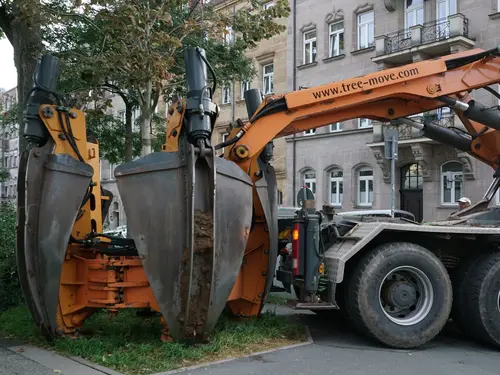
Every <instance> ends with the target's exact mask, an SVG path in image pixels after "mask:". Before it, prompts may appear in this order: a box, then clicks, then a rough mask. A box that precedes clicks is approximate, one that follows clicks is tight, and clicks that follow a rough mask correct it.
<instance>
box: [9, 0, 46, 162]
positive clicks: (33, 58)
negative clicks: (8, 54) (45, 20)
mask: <svg viewBox="0 0 500 375" xmlns="http://www.w3.org/2000/svg"><path fill="white" fill-rule="evenodd" d="M21 2H22V0H17V1H15V2H14V3H13V5H12V9H13V12H12V22H11V32H10V37H9V40H10V42H11V44H12V47H13V48H14V64H15V65H16V69H17V96H18V102H19V106H18V108H19V113H18V124H19V153H21V152H23V150H24V149H25V148H26V140H25V139H24V121H23V110H24V108H25V105H26V99H27V98H28V93H29V91H30V90H31V88H32V87H33V81H32V78H33V73H34V71H35V68H36V64H37V59H38V57H39V56H40V54H41V53H42V51H43V50H44V48H43V44H42V32H41V26H40V24H39V23H36V22H35V21H33V22H30V20H29V19H27V18H26V17H24V16H23V14H20V12H19V11H18V8H17V6H16V4H18V3H19V4H20V3H21ZM6 35H9V33H7V32H6Z"/></svg>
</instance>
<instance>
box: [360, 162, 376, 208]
mask: <svg viewBox="0 0 500 375" xmlns="http://www.w3.org/2000/svg"><path fill="white" fill-rule="evenodd" d="M372 202H373V170H372V169H370V168H362V169H360V170H359V171H358V205H359V206H371V205H372Z"/></svg>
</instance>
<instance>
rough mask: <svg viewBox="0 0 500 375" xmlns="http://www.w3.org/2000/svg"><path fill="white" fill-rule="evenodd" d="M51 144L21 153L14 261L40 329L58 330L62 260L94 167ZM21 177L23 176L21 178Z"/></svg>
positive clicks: (49, 332) (49, 335) (51, 334)
mask: <svg viewBox="0 0 500 375" xmlns="http://www.w3.org/2000/svg"><path fill="white" fill-rule="evenodd" d="M52 148H53V144H52V143H51V142H48V143H47V144H46V145H45V146H44V147H42V148H34V149H32V150H30V151H26V152H25V153H23V155H22V158H21V165H20V176H19V177H20V181H24V186H23V185H22V182H21V183H20V186H19V188H18V192H19V195H18V205H19V206H18V228H17V230H18V234H17V262H18V270H19V277H20V282H21V286H22V288H23V292H24V295H25V298H26V300H27V302H28V306H29V308H30V312H31V314H32V315H33V318H34V320H35V322H36V323H37V325H38V326H39V327H40V328H41V330H42V332H43V334H44V335H45V336H46V337H47V338H48V339H52V338H54V336H56V335H57V334H58V332H57V323H56V316H57V308H58V301H59V285H60V281H61V280H60V279H61V272H62V263H63V261H64V256H65V253H66V249H67V247H68V242H69V238H70V235H71V231H72V229H73V225H74V222H75V219H76V216H77V214H78V211H79V209H80V205H81V203H82V201H83V198H84V196H85V194H86V192H87V190H88V187H89V184H90V182H91V179H92V175H93V169H92V167H91V166H90V165H88V164H86V163H83V162H80V161H78V160H76V159H75V158H73V157H71V156H69V155H66V154H57V155H56V154H51V153H50V152H52ZM21 178H23V180H21Z"/></svg>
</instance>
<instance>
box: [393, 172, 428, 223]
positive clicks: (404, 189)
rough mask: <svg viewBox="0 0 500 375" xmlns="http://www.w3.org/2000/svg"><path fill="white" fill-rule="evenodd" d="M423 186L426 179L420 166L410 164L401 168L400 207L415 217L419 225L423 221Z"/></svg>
mask: <svg viewBox="0 0 500 375" xmlns="http://www.w3.org/2000/svg"><path fill="white" fill-rule="evenodd" d="M423 185H424V179H423V177H422V167H421V166H420V164H418V163H413V164H408V165H405V166H404V167H402V168H401V181H400V184H399V186H400V190H399V195H400V207H401V209H402V210H405V211H408V212H411V213H412V214H413V215H415V220H416V221H417V222H419V223H420V222H421V221H422V218H423V210H424V204H423V198H424V193H423Z"/></svg>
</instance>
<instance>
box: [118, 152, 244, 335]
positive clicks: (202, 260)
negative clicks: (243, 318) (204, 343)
mask: <svg viewBox="0 0 500 375" xmlns="http://www.w3.org/2000/svg"><path fill="white" fill-rule="evenodd" d="M183 146H184V147H189V151H188V152H185V151H184V150H181V151H180V152H177V153H167V152H159V153H153V154H150V155H147V156H145V157H143V158H141V159H138V160H135V161H133V162H130V163H127V164H124V165H121V166H119V167H117V168H116V170H115V177H116V181H117V184H118V189H119V191H120V196H121V199H122V202H123V204H124V208H125V212H126V215H127V222H128V228H129V233H130V234H131V236H132V238H133V239H134V241H135V244H136V247H137V250H138V252H139V255H140V257H141V259H142V263H143V266H144V270H145V272H146V274H147V276H148V280H149V282H150V285H151V288H152V290H153V293H154V295H155V298H156V300H157V302H158V305H159V307H160V310H161V313H162V314H163V316H164V318H165V320H166V322H167V325H168V327H169V329H170V332H171V334H172V337H173V338H174V339H176V340H180V341H182V340H185V339H193V338H194V339H198V338H201V337H203V336H205V335H207V334H209V333H210V331H211V330H212V328H213V326H214V324H215V323H216V322H217V319H218V318H219V316H220V314H221V312H222V310H223V309H224V306H225V304H226V301H227V298H228V297H229V294H230V293H231V290H232V287H233V285H234V283H235V281H236V278H237V276H238V273H239V270H240V265H241V262H242V258H243V253H244V250H245V246H246V242H247V239H248V233H249V231H250V225H251V218H252V182H251V180H250V178H249V176H248V175H247V174H245V173H244V172H243V171H242V170H241V169H240V168H239V167H238V166H237V165H236V164H234V163H233V162H230V161H227V160H225V159H220V158H213V157H212V156H209V155H207V156H205V157H200V156H199V155H197V154H196V153H195V149H194V148H193V147H192V146H190V145H189V146H188V145H187V144H186V143H184V145H183Z"/></svg>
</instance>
